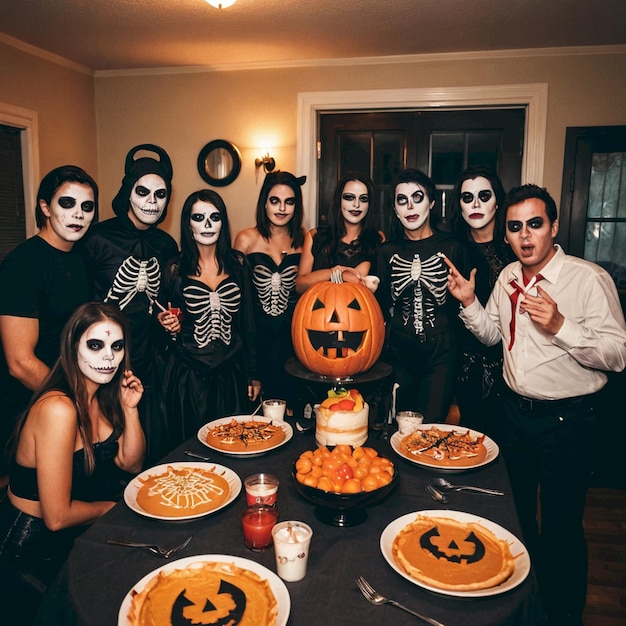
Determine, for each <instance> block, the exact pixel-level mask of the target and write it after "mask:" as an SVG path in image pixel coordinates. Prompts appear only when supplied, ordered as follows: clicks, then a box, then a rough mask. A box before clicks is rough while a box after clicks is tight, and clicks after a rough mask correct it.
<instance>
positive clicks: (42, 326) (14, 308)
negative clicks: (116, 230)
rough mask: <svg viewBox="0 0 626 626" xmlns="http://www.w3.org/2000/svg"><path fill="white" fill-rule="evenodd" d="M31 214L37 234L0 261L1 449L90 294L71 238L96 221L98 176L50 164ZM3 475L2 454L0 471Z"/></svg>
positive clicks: (77, 236)
mask: <svg viewBox="0 0 626 626" xmlns="http://www.w3.org/2000/svg"><path fill="white" fill-rule="evenodd" d="M35 218H36V221H37V227H38V228H39V229H40V230H39V233H38V234H37V235H35V236H34V237H31V238H30V239H28V240H27V241H25V242H24V243H22V244H20V245H19V246H17V248H15V249H14V250H13V251H11V252H10V253H9V254H8V255H7V257H6V258H5V260H4V262H3V263H2V266H1V267H0V293H1V294H2V297H1V298H0V337H1V339H2V351H1V353H0V406H2V419H1V420H0V454H1V453H2V451H4V448H5V444H6V441H7V440H8V438H9V436H10V434H11V432H12V430H13V427H14V426H15V421H16V420H17V418H18V416H19V414H20V413H21V412H22V411H23V410H24V408H25V407H26V405H27V404H28V401H29V399H30V396H31V394H32V392H33V391H34V390H35V389H36V388H37V387H38V386H39V385H40V384H41V383H42V382H43V380H44V379H45V377H46V376H47V375H48V373H49V371H50V368H51V367H52V366H53V365H54V362H55V361H56V359H57V358H58V356H59V336H60V334H61V331H62V329H63V326H64V324H65V322H67V320H68V318H69V316H70V315H71V314H72V313H73V311H74V310H75V309H76V307H77V306H79V305H80V304H82V303H83V302H86V301H88V300H90V299H91V297H92V296H91V291H90V287H89V281H88V278H87V270H86V267H85V263H84V260H83V258H82V256H81V255H80V254H79V253H78V252H77V250H76V247H75V244H76V243H77V242H78V241H79V240H80V239H81V238H82V237H84V236H85V234H86V233H87V230H88V229H89V228H90V225H91V224H92V223H93V222H96V221H97V220H98V187H97V185H96V182H95V181H94V180H93V178H92V177H91V176H89V174H87V173H86V172H85V171H84V170H82V169H81V168H79V167H76V166H74V165H63V166H61V167H57V168H55V169H53V170H52V171H51V172H49V173H48V174H46V176H45V177H44V178H43V180H42V181H41V184H40V186H39V190H38V193H37V205H36V207H35ZM5 473H6V468H5V467H4V460H3V461H2V462H1V463H0V475H4V474H5ZM1 483H2V478H1V476H0V484H1Z"/></svg>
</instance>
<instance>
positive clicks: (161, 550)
mask: <svg viewBox="0 0 626 626" xmlns="http://www.w3.org/2000/svg"><path fill="white" fill-rule="evenodd" d="M190 541H191V537H187V539H185V541H183V542H182V543H181V544H178V545H177V546H173V547H171V548H165V547H163V546H160V545H158V544H156V543H137V542H136V541H122V540H119V539H107V543H109V544H111V545H113V546H123V547H125V548H145V549H146V550H150V552H153V553H154V554H158V555H159V556H162V557H164V558H166V559H169V558H170V557H172V556H175V555H176V554H178V553H179V552H181V551H182V550H184V549H185V548H186V547H187V546H188V545H189V542H190Z"/></svg>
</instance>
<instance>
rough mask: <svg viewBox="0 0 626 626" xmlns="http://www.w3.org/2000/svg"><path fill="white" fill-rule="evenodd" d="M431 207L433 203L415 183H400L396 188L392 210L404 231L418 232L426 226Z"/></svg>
mask: <svg viewBox="0 0 626 626" xmlns="http://www.w3.org/2000/svg"><path fill="white" fill-rule="evenodd" d="M433 206H435V201H434V200H433V201H432V202H431V201H430V200H429V199H428V196H427V195H426V192H425V191H424V189H423V188H422V187H421V186H420V185H418V184H417V183H400V184H399V185H397V186H396V191H395V198H394V210H395V212H396V215H397V216H398V219H399V220H400V223H401V224H402V226H403V227H404V228H405V229H406V230H411V231H415V230H419V229H420V228H422V227H423V226H424V225H425V224H427V223H428V218H429V217H430V210H431V209H432V208H433Z"/></svg>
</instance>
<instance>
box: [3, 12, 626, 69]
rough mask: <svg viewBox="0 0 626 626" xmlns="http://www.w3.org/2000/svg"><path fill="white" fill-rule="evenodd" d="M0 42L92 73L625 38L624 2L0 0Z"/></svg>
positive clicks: (609, 42)
mask: <svg viewBox="0 0 626 626" xmlns="http://www.w3.org/2000/svg"><path fill="white" fill-rule="evenodd" d="M1 40H4V41H5V42H6V41H8V42H9V43H13V44H15V45H18V46H19V45H21V44H22V43H25V44H29V45H31V46H35V47H37V48H41V49H43V50H45V51H47V52H49V53H52V54H54V55H58V56H60V57H63V58H65V59H67V60H70V61H73V62H74V63H77V64H79V65H82V66H84V67H86V68H89V69H90V70H94V71H102V70H130V69H146V68H164V67H184V66H208V67H221V66H224V65H227V66H228V65H230V64H233V65H234V66H246V65H250V64H252V65H253V66H254V64H258V65H260V66H262V65H264V64H266V65H269V64H273V63H289V62H302V61H307V60H323V59H333V58H335V59H337V58H338V59H345V58H363V57H378V56H389V55H413V54H427V53H441V52H462V51H490V50H512V49H524V48H549V47H562V46H565V47H571V46H600V45H602V46H604V45H615V44H619V45H621V44H626V0H597V1H595V2H594V1H593V0H238V2H237V3H236V4H235V5H234V6H232V7H230V8H228V9H222V10H219V9H215V8H213V7H211V6H210V5H208V4H207V3H206V2H205V0H0V41H1ZM16 40H17V41H16Z"/></svg>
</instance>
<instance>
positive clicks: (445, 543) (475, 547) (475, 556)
mask: <svg viewBox="0 0 626 626" xmlns="http://www.w3.org/2000/svg"><path fill="white" fill-rule="evenodd" d="M446 530H447V532H445V533H444V534H443V535H441V534H440V532H439V528H438V527H437V526H435V527H434V528H432V529H431V530H429V531H427V532H425V533H424V534H423V535H422V536H421V537H420V546H421V547H422V548H423V549H424V550H426V551H427V552H430V553H431V554H432V555H433V556H434V557H435V558H436V559H444V560H446V561H450V563H461V562H462V561H465V562H466V563H477V562H478V561H480V560H481V559H482V558H483V557H484V556H485V546H484V544H483V542H482V541H481V540H480V539H479V538H478V537H477V536H476V535H475V534H474V532H473V531H470V533H469V534H467V532H466V531H465V532H462V533H461V534H459V533H454V532H452V531H451V530H450V529H446Z"/></svg>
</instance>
